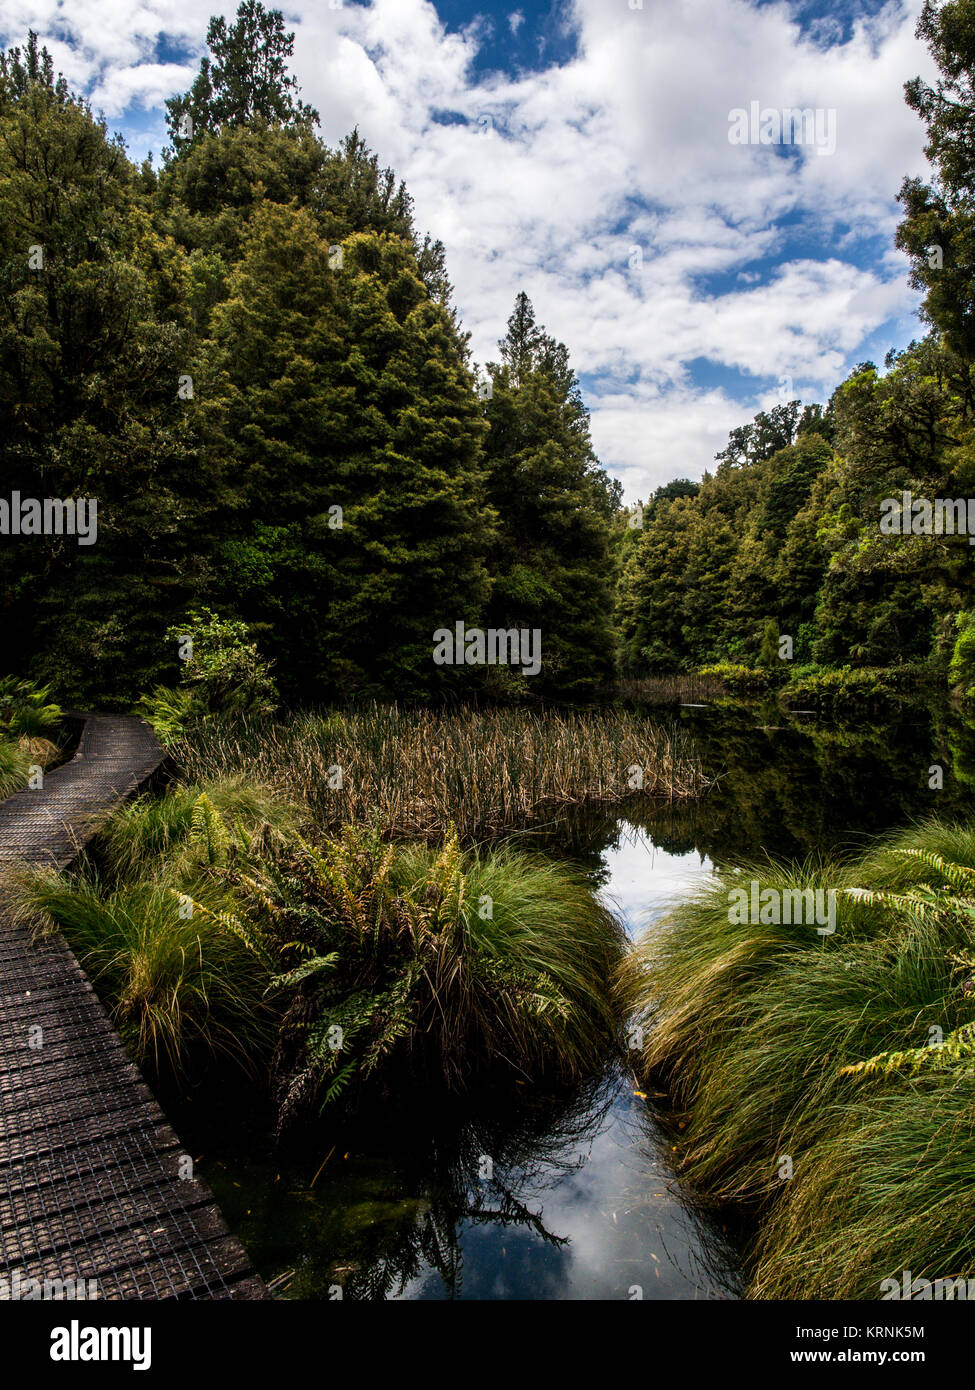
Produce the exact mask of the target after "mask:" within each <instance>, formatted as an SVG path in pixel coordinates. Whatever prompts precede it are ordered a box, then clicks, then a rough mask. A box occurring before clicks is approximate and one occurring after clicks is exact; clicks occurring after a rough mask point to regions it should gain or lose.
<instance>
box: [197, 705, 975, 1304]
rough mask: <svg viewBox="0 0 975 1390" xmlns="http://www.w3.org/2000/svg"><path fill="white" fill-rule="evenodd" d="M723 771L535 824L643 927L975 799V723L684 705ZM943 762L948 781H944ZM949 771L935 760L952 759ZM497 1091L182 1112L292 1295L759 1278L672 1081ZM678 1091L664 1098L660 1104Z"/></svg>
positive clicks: (232, 1102) (645, 1292)
mask: <svg viewBox="0 0 975 1390" xmlns="http://www.w3.org/2000/svg"><path fill="white" fill-rule="evenodd" d="M678 718H679V719H680V720H681V722H682V723H683V724H685V725H686V727H687V729H688V731H689V733H690V734H691V735H692V736H693V738H694V740H695V743H696V746H697V747H698V748H699V750H700V752H701V754H702V757H703V758H704V760H705V763H706V765H707V767H708V769H709V770H710V771H711V772H712V773H713V774H714V775H716V776H717V777H718V779H719V780H718V783H717V786H716V787H715V789H714V790H713V791H712V792H711V793H709V795H708V796H707V797H705V798H704V799H703V800H702V801H700V802H697V803H695V804H694V805H693V806H690V807H672V806H665V807H664V806H661V805H660V804H659V803H657V804H654V803H640V804H638V805H629V804H628V806H627V814H626V817H625V818H619V817H615V816H613V817H606V816H605V815H595V816H594V815H591V814H590V815H573V816H566V817H563V818H561V819H560V820H559V822H558V823H557V824H554V825H550V826H547V827H544V828H541V829H538V830H536V831H535V832H533V833H532V834H531V835H529V836H526V837H525V838H527V839H528V840H530V841H533V842H534V843H536V844H542V845H545V846H547V847H548V848H549V849H550V850H551V851H552V852H555V853H558V854H561V855H569V856H571V857H572V858H574V859H578V860H580V861H581V862H582V863H583V864H585V865H586V867H587V868H588V870H589V872H590V873H591V875H592V879H593V883H594V886H596V887H597V888H598V891H600V892H601V893H603V894H605V895H607V897H608V898H609V899H610V900H611V901H612V902H613V903H614V905H615V906H616V907H617V909H618V910H619V911H620V913H621V915H622V916H623V917H624V919H625V921H626V922H627V925H628V927H629V930H630V932H631V934H633V935H637V934H639V933H641V932H643V931H652V930H653V925H654V921H655V920H656V918H657V917H658V916H659V915H660V913H661V912H662V911H663V910H664V908H665V906H666V904H667V903H668V902H669V901H672V900H673V899H674V898H676V897H679V896H680V895H681V893H683V892H685V891H686V890H687V889H688V888H690V887H692V886H693V885H694V884H695V883H696V882H698V881H699V880H700V879H701V878H702V877H703V876H704V875H705V874H706V873H707V872H708V871H709V869H710V868H711V866H712V864H713V863H721V862H723V861H726V860H732V861H734V860H737V859H742V858H754V857H757V856H764V855H765V854H770V855H772V856H781V857H805V856H807V855H810V854H817V853H820V852H825V851H832V850H837V849H839V850H846V849H854V848H857V847H858V846H859V845H861V844H862V843H863V840H864V838H865V837H866V836H867V835H868V834H872V833H876V832H878V831H882V830H884V829H887V828H889V827H892V826H896V825H901V824H904V823H906V822H907V821H909V820H911V819H916V818H920V817H923V816H924V815H927V814H930V813H931V812H934V811H937V812H940V813H941V814H944V815H954V814H964V813H966V811H967V810H968V808H969V807H970V805H971V785H972V773H973V771H975V736H973V734H972V732H971V731H970V730H967V729H965V728H964V727H961V728H959V727H958V725H957V722H956V721H955V720H954V719H953V717H952V716H951V715H950V714H948V713H947V712H944V711H934V712H931V711H915V712H913V713H912V714H907V715H904V716H903V717H902V718H900V719H899V720H896V721H892V722H890V723H888V724H886V725H885V726H884V727H883V728H878V727H873V726H870V727H864V726H860V727H850V726H848V727H845V728H843V727H838V726H826V725H825V724H823V723H821V722H819V721H815V722H811V721H808V720H806V722H805V723H804V722H803V717H801V716H797V717H794V718H793V719H791V720H790V721H788V722H787V723H784V724H783V723H782V722H781V721H782V716H781V713H779V714H777V715H774V716H772V718H778V720H779V721H780V722H779V724H778V725H777V726H773V724H772V720H771V719H770V718H768V717H767V716H764V715H763V714H762V712H761V711H758V712H756V711H754V710H740V709H739V710H719V709H716V708H712V709H708V710H703V711H700V710H685V711H682V712H681V714H680V715H679V716H678ZM933 766H939V767H941V768H942V777H943V786H941V787H940V788H938V789H935V788H933V787H931V786H930V785H929V783H930V782H931V780H932V773H931V768H932V767H933ZM934 780H935V781H937V780H938V779H937V777H935V778H934ZM515 1092H516V1094H515V1096H514V1097H512V1096H511V1094H510V1093H508V1092H505V1093H503V1094H501V1093H499V1094H495V1093H493V1092H487V1093H484V1094H481V1095H479V1096H477V1097H476V1099H474V1100H472V1101H468V1102H466V1103H465V1105H463V1106H461V1105H458V1106H457V1107H456V1108H455V1109H453V1110H445V1109H443V1108H442V1107H440V1108H438V1109H437V1110H436V1111H435V1112H433V1113H430V1112H427V1111H424V1110H423V1109H422V1108H420V1106H419V1102H417V1103H416V1105H411V1103H410V1099H409V1098H402V1103H401V1104H400V1105H398V1106H397V1107H396V1108H395V1110H391V1111H390V1114H389V1116H388V1118H387V1119H386V1120H385V1121H382V1120H381V1121H380V1122H379V1123H378V1124H376V1123H373V1125H372V1127H371V1129H370V1130H369V1131H364V1130H363V1129H362V1128H361V1127H360V1129H358V1130H357V1131H355V1132H353V1131H351V1130H346V1131H341V1132H334V1133H330V1134H329V1135H328V1136H327V1137H326V1138H324V1139H323V1140H322V1141H321V1142H320V1143H318V1144H316V1145H314V1146H312V1147H311V1148H310V1149H306V1151H305V1152H303V1153H302V1154H301V1155H299V1156H295V1155H292V1156H290V1157H287V1158H285V1157H283V1156H281V1155H276V1154H274V1153H273V1152H272V1151H271V1149H270V1147H269V1145H268V1143H267V1141H266V1140H265V1139H264V1137H263V1132H262V1124H261V1121H262V1118H263V1117H261V1116H253V1117H252V1119H253V1124H252V1125H251V1126H250V1127H248V1126H247V1124H243V1125H242V1123H241V1113H242V1110H243V1111H244V1112H246V1110H247V1106H246V1103H244V1104H243V1105H242V1102H241V1097H239V1096H227V1097H225V1099H224V1101H223V1103H222V1104H221V1103H220V1102H215V1101H214V1100H213V1098H212V1097H210V1098H208V1099H207V1100H206V1101H203V1100H202V1098H201V1099H200V1100H199V1101H198V1102H195V1103H194V1102H193V1101H190V1102H189V1103H187V1104H186V1105H185V1106H184V1107H183V1110H182V1113H181V1114H180V1115H178V1116H177V1117H176V1118H177V1124H178V1127H179V1128H180V1129H181V1131H182V1132H183V1134H184V1138H185V1139H186V1140H187V1142H189V1143H190V1145H191V1147H193V1148H194V1149H195V1152H196V1153H197V1155H198V1158H199V1162H198V1167H199V1171H200V1172H201V1173H202V1175H203V1176H204V1177H205V1178H206V1179H207V1181H209V1182H210V1184H211V1185H212V1187H213V1189H214V1191H215V1193H216V1196H217V1198H218V1201H219V1202H220V1204H221V1206H222V1208H223V1210H224V1212H225V1214H226V1216H227V1219H228V1221H229V1223H230V1225H231V1227H232V1229H234V1231H235V1232H236V1233H237V1234H238V1235H239V1236H240V1238H241V1239H242V1240H243V1242H244V1244H245V1245H246V1246H247V1248H248V1250H249V1252H250V1254H251V1257H252V1259H253V1260H254V1263H255V1265H256V1266H257V1268H258V1270H259V1271H260V1272H261V1274H262V1275H263V1276H264V1277H265V1279H267V1280H269V1281H270V1280H276V1281H277V1284H276V1288H277V1291H278V1292H279V1294H281V1295H282V1296H285V1297H290V1298H336V1297H339V1296H341V1297H344V1298H358V1299H377V1298H413V1299H443V1298H476V1299H512V1298H517V1299H563V1298H566V1299H628V1298H647V1299H653V1298H666V1299H695V1298H697V1299H713V1298H734V1297H736V1296H737V1295H738V1292H739V1288H740V1283H739V1274H738V1265H739V1261H738V1255H737V1251H736V1248H735V1239H734V1236H733V1234H732V1232H731V1231H730V1230H728V1229H726V1227H725V1225H723V1221H722V1217H721V1215H720V1214H716V1213H710V1214H709V1213H708V1212H706V1211H701V1210H699V1209H698V1207H697V1206H696V1205H695V1203H694V1201H693V1200H692V1199H691V1197H690V1196H689V1194H687V1193H686V1192H684V1191H682V1189H681V1185H680V1182H679V1179H678V1177H677V1176H676V1174H675V1170H674V1167H673V1159H674V1155H675V1145H676V1139H677V1136H676V1134H675V1132H674V1131H673V1129H672V1127H671V1121H670V1119H669V1118H668V1116H667V1111H666V1098H665V1097H661V1096H657V1095H654V1094H652V1093H651V1094H650V1095H647V1096H644V1095H642V1094H640V1093H639V1091H638V1087H637V1084H636V1082H635V1080H634V1077H633V1075H632V1073H630V1072H629V1070H627V1069H626V1068H625V1067H623V1066H622V1065H620V1064H619V1063H616V1062H613V1063H611V1064H609V1065H608V1066H607V1069H606V1072H605V1074H604V1075H603V1076H602V1077H601V1078H599V1079H598V1080H597V1081H595V1082H593V1083H592V1084H590V1085H589V1086H587V1087H584V1088H582V1089H580V1090H577V1091H575V1092H573V1093H571V1094H567V1095H560V1096H552V1095H540V1094H536V1093H535V1092H534V1091H533V1090H532V1088H531V1087H528V1086H524V1087H516V1088H515ZM658 1107H659V1108H658Z"/></svg>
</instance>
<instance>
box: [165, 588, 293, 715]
mask: <svg viewBox="0 0 975 1390" xmlns="http://www.w3.org/2000/svg"><path fill="white" fill-rule="evenodd" d="M166 637H167V638H168V639H169V641H171V642H174V643H177V644H179V645H180V646H181V647H182V648H183V649H184V651H185V655H184V657H183V666H182V681H183V688H184V689H185V690H187V691H189V692H190V694H191V695H192V697H193V701H194V705H195V706H196V708H197V709H198V710H201V711H204V712H205V713H207V714H241V715H244V714H253V715H262V714H270V713H272V711H273V709H274V706H275V703H276V700H277V689H276V687H275V684H274V680H273V678H272V676H271V672H270V666H269V665H268V663H267V662H266V661H264V660H263V659H262V658H261V655H260V653H259V652H258V649H257V644H256V642H252V641H251V640H250V632H249V630H248V627H247V624H246V623H243V622H240V621H238V620H237V619H235V618H224V617H220V616H219V615H218V614H216V613H214V612H212V611H211V610H210V609H209V608H202V609H192V610H191V611H190V612H189V613H188V614H187V616H186V618H185V620H184V621H183V622H182V623H181V624H178V625H177V626H175V627H171V628H170V629H169V631H168V632H167V633H166ZM188 644H191V645H188Z"/></svg>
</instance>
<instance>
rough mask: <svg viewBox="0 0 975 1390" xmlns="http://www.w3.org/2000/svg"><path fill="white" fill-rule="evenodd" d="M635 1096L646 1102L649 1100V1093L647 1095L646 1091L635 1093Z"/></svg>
mask: <svg viewBox="0 0 975 1390" xmlns="http://www.w3.org/2000/svg"><path fill="white" fill-rule="evenodd" d="M633 1094H634V1095H635V1096H639V1098H640V1100H646V1098H647V1093H646V1091H634V1092H633Z"/></svg>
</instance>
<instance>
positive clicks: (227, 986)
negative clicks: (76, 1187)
mask: <svg viewBox="0 0 975 1390" xmlns="http://www.w3.org/2000/svg"><path fill="white" fill-rule="evenodd" d="M20 891H21V895H22V896H21V911H22V913H29V916H30V918H31V920H32V921H34V922H35V923H41V924H44V925H47V926H49V927H54V926H56V927H57V928H59V929H60V930H61V931H63V932H64V935H65V937H66V938H67V940H68V941H69V943H70V945H71V947H72V949H73V950H74V952H75V954H76V955H77V956H78V958H79V960H80V961H81V964H82V965H83V967H84V969H85V970H86V972H87V974H88V975H89V977H90V979H91V981H92V984H93V985H94V986H95V988H96V989H97V991H98V993H99V994H100V995H101V996H102V997H103V998H104V999H105V1000H106V1002H107V1003H108V1007H109V1012H110V1014H111V1017H112V1020H113V1022H114V1023H115V1025H116V1027H117V1028H118V1031H119V1034H120V1036H121V1038H122V1040H123V1042H125V1043H126V1045H127V1046H128V1048H129V1051H130V1052H131V1054H132V1056H133V1057H134V1058H135V1060H136V1061H137V1062H138V1063H139V1064H140V1065H141V1066H143V1067H145V1068H146V1069H147V1070H149V1071H150V1072H152V1073H153V1074H154V1075H157V1076H170V1075H173V1074H176V1075H178V1074H180V1073H181V1072H183V1071H184V1070H185V1069H186V1068H187V1066H188V1065H189V1064H190V1063H191V1062H192V1061H193V1059H194V1058H195V1057H197V1056H199V1055H200V1054H203V1055H204V1056H214V1055H218V1056H219V1055H222V1056H226V1057H229V1058H231V1059H233V1060H234V1061H235V1062H237V1063H240V1064H243V1065H244V1066H245V1067H251V1066H253V1065H254V1064H255V1063H256V1062H258V1061H259V1059H260V1057H261V1055H262V1053H263V1054H265V1055H266V1054H267V1053H268V1052H269V1049H270V1044H271V1041H272V1037H273V1034H272V1028H271V1025H272V1013H271V1010H270V1009H269V1007H268V1004H267V1001H266V999H265V991H266V989H267V984H268V980H269V978H270V968H269V964H268V961H267V959H266V958H265V956H264V953H263V952H262V951H261V950H260V949H255V945H254V942H253V941H248V940H247V939H246V938H245V936H243V935H242V934H241V932H240V931H239V930H238V929H237V926H236V922H235V919H234V917H233V915H232V909H233V904H232V902H231V901H230V900H228V898H227V896H226V894H224V893H223V892H220V891H216V892H215V891H214V887H213V885H212V884H207V883H205V882H202V881H198V882H195V883H193V882H189V881H185V880H184V881H183V882H182V883H181V886H180V888H177V887H176V886H174V885H173V884H170V883H167V882H161V881H157V880H153V879H146V880H140V881H136V882H130V883H125V884H122V885H121V886H120V887H116V888H111V887H109V886H107V885H106V884H105V883H104V882H102V881H100V880H99V879H98V878H97V877H93V876H87V875H81V876H78V875H66V874H60V873H57V872H55V871H53V870H50V869H34V870H32V871H29V872H27V873H26V874H24V875H23V876H22V878H21V882H20Z"/></svg>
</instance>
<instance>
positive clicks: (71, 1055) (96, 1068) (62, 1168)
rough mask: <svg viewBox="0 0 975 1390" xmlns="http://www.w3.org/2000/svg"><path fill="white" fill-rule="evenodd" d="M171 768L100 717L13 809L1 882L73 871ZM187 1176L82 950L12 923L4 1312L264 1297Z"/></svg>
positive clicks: (4, 998)
mask: <svg viewBox="0 0 975 1390" xmlns="http://www.w3.org/2000/svg"><path fill="white" fill-rule="evenodd" d="M162 759H163V751H162V749H161V748H160V746H159V744H158V743H157V742H156V739H155V737H154V735H153V733H152V730H151V729H150V728H149V726H148V725H147V724H145V723H144V722H143V721H142V720H140V719H130V718H124V717H122V716H114V715H113V716H108V715H92V716H90V717H89V718H88V719H87V720H86V723H85V727H84V730H83V733H82V736H81V741H80V743H79V746H78V751H77V753H76V754H75V756H74V758H73V759H72V760H71V762H69V763H66V764H65V765H64V766H63V767H60V768H57V769H55V770H54V771H52V772H50V773H49V774H47V775H46V777H45V779H44V787H43V789H39V790H36V791H24V792H18V793H17V795H16V796H12V797H10V798H9V799H8V800H7V801H4V802H2V803H0V872H2V869H3V865H4V863H11V862H14V861H22V860H28V861H31V862H34V863H54V864H57V865H59V866H61V867H64V866H65V865H67V864H69V863H70V862H71V860H72V859H73V858H74V857H75V855H76V854H77V853H78V851H79V850H80V848H81V847H82V846H83V845H84V843H85V841H86V840H87V839H89V838H90V837H91V834H92V824H91V822H92V817H93V815H96V814H97V813H98V812H99V811H102V810H105V809H106V808H108V807H110V806H112V805H113V804H115V803H116V802H118V801H120V800H122V799H123V798H125V797H126V796H128V795H130V794H131V793H132V792H134V791H135V790H136V789H137V788H138V787H140V786H141V785H142V784H143V783H144V782H145V781H146V780H147V779H148V778H149V777H150V776H151V775H152V773H153V772H154V771H155V770H156V769H157V768H158V767H159V765H160V763H161V762H162ZM187 1166H188V1161H187V1155H186V1154H185V1152H184V1150H183V1149H182V1148H181V1146H180V1143H179V1140H178V1139H177V1137H176V1135H175V1133H174V1132H173V1130H172V1129H171V1128H170V1126H169V1125H168V1124H167V1123H166V1120H165V1117H164V1116H163V1114H162V1111H161V1110H160V1109H159V1106H158V1105H157V1103H156V1101H155V1099H154V1097H153V1095H152V1093H151V1092H150V1090H149V1088H148V1087H147V1086H146V1084H145V1081H144V1080H143V1078H142V1075H141V1073H140V1072H139V1070H138V1068H137V1067H136V1066H135V1065H134V1064H133V1062H132V1061H131V1059H130V1058H129V1056H128V1054H127V1053H126V1051H125V1048H124V1047H123V1046H122V1043H121V1041H120V1039H119V1037H118V1035H117V1034H116V1032H115V1030H114V1028H113V1027H112V1025H111V1023H110V1021H109V1019H108V1017H107V1015H106V1013H105V1010H104V1009H103V1008H102V1006H101V1004H100V1003H99V1001H98V999H97V997H96V996H95V993H94V991H93V990H92V988H91V985H90V984H89V983H88V980H87V979H86V978H85V975H84V972H83V971H82V970H81V967H80V966H79V965H78V962H77V961H76V960H75V958H74V956H73V955H72V954H71V952H70V950H68V948H67V946H66V945H65V944H64V942H63V941H62V940H61V939H60V937H57V936H53V935H52V936H46V937H43V938H40V939H35V938H33V937H32V936H31V934H30V933H29V932H28V931H27V930H26V929H23V928H20V927H16V926H14V925H12V924H11V923H10V921H9V920H5V919H4V918H3V916H2V915H0V1299H10V1298H16V1297H18V1296H19V1297H24V1296H26V1293H27V1292H32V1291H33V1286H32V1285H31V1284H30V1283H29V1281H30V1280H36V1281H38V1285H39V1286H40V1292H41V1294H42V1295H43V1296H49V1297H59V1296H64V1294H65V1292H67V1295H68V1296H71V1295H72V1293H74V1294H77V1292H78V1290H77V1286H75V1285H73V1284H72V1285H68V1286H67V1289H65V1284H64V1281H68V1280H70V1281H85V1282H84V1285H83V1289H84V1293H83V1294H82V1296H85V1295H86V1294H88V1293H89V1292H92V1291H94V1292H96V1296H97V1297H98V1298H102V1299H128V1298H147V1299H157V1298H159V1299H164V1298H267V1297H268V1296H269V1295H268V1293H267V1290H266V1288H265V1286H264V1284H263V1283H262V1282H261V1280H260V1279H259V1278H258V1277H257V1276H256V1275H255V1273H254V1271H253V1269H252V1268H251V1265H250V1262H249V1261H248V1259H247V1256H246V1255H245V1254H244V1251H243V1249H242V1248H241V1246H240V1245H239V1243H238V1242H237V1241H236V1240H235V1239H234V1238H233V1237H232V1236H231V1235H230V1234H229V1232H228V1231H227V1227H226V1225H225V1223H224V1221H223V1218H222V1216H221V1215H220V1212H219V1211H218V1209H217V1207H216V1204H215V1202H214V1200H213V1196H212V1194H211V1193H210V1192H209V1190H208V1189H207V1188H206V1187H205V1186H204V1184H203V1183H201V1182H199V1181H198V1180H196V1179H194V1178H192V1177H190V1176H187V1175H186V1173H187ZM90 1280H95V1281H97V1285H96V1289H95V1290H92V1289H91V1288H90V1286H89V1284H88V1281H90ZM44 1281H48V1288H47V1290H46V1291H45V1290H44ZM35 1296H37V1295H35Z"/></svg>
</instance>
